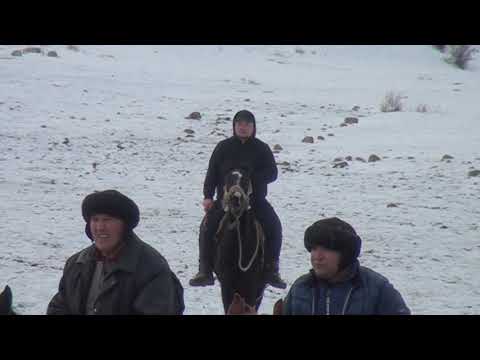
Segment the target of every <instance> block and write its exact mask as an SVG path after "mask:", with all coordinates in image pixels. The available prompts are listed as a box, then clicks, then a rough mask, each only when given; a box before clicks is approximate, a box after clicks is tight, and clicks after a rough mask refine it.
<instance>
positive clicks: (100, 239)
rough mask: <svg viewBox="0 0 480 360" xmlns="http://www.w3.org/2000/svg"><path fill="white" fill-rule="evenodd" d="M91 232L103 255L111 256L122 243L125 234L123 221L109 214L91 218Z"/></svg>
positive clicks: (96, 215)
mask: <svg viewBox="0 0 480 360" xmlns="http://www.w3.org/2000/svg"><path fill="white" fill-rule="evenodd" d="M90 232H91V233H92V237H93V240H94V241H95V246H96V247H97V249H98V250H99V251H100V252H101V253H102V254H109V253H110V252H112V251H113V250H114V249H115V248H116V247H117V246H118V244H119V243H120V242H121V241H122V239H123V236H124V233H125V224H124V222H123V220H121V219H118V218H115V217H113V216H110V215H107V214H95V215H93V216H92V217H91V218H90Z"/></svg>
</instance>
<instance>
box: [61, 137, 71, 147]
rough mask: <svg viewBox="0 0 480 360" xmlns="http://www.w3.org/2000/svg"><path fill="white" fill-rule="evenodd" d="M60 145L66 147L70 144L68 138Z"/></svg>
mask: <svg viewBox="0 0 480 360" xmlns="http://www.w3.org/2000/svg"><path fill="white" fill-rule="evenodd" d="M62 144H64V145H68V144H70V140H69V139H68V138H65V140H63V141H62Z"/></svg>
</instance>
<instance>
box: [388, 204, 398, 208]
mask: <svg viewBox="0 0 480 360" xmlns="http://www.w3.org/2000/svg"><path fill="white" fill-rule="evenodd" d="M394 207H398V205H397V204H395V203H390V204H388V205H387V208H394Z"/></svg>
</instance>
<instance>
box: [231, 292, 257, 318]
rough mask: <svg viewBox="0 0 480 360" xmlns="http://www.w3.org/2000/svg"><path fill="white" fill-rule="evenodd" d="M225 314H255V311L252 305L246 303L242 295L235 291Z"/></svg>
mask: <svg viewBox="0 0 480 360" xmlns="http://www.w3.org/2000/svg"><path fill="white" fill-rule="evenodd" d="M227 315H257V311H256V310H255V307H254V306H250V305H248V304H247V303H246V302H245V299H244V298H243V297H241V296H240V295H239V294H238V293H235V295H233V301H232V303H231V304H230V306H229V307H228V310H227Z"/></svg>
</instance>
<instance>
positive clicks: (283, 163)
mask: <svg viewBox="0 0 480 360" xmlns="http://www.w3.org/2000/svg"><path fill="white" fill-rule="evenodd" d="M277 165H282V166H290V163H289V162H288V161H283V162H279V163H277Z"/></svg>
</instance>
